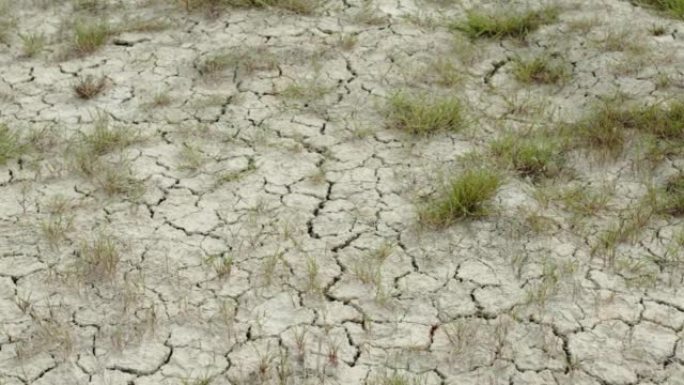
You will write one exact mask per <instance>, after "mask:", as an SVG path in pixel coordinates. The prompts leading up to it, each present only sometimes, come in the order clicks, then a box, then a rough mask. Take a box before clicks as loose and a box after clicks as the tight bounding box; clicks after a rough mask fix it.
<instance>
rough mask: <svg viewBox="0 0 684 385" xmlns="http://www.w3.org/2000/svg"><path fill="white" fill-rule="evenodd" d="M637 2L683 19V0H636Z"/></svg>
mask: <svg viewBox="0 0 684 385" xmlns="http://www.w3.org/2000/svg"><path fill="white" fill-rule="evenodd" d="M637 4H639V5H641V6H646V7H650V8H654V9H657V10H659V11H663V12H665V13H668V14H669V15H671V16H673V17H676V18H679V19H684V0H637Z"/></svg>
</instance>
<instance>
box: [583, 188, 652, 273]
mask: <svg viewBox="0 0 684 385" xmlns="http://www.w3.org/2000/svg"><path fill="white" fill-rule="evenodd" d="M652 203H653V202H652V199H651V197H646V198H644V199H642V200H641V201H640V202H638V203H637V204H636V205H635V207H633V208H631V209H629V210H625V211H624V213H623V214H624V215H621V216H620V218H619V220H618V223H616V224H614V225H613V226H611V227H610V228H608V229H607V230H605V231H604V232H602V233H600V234H599V237H598V239H597V240H596V242H595V243H594V245H593V246H592V250H591V253H592V255H602V256H603V258H604V260H605V261H606V262H607V263H609V264H611V265H612V264H613V262H614V261H615V250H616V248H617V246H618V245H619V244H622V243H626V242H635V241H636V240H637V237H638V236H639V234H640V233H641V231H642V230H643V229H644V228H645V227H646V225H648V223H649V221H650V220H651V218H652V217H653V214H654V210H653V209H654V207H653V204H652Z"/></svg>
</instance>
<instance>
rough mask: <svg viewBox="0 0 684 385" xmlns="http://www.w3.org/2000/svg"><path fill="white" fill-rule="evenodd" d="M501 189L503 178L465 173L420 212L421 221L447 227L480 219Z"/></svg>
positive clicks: (486, 171) (490, 173) (484, 173)
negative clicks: (488, 203) (463, 221)
mask: <svg viewBox="0 0 684 385" xmlns="http://www.w3.org/2000/svg"><path fill="white" fill-rule="evenodd" d="M500 185H501V178H500V176H499V175H498V174H496V173H494V172H492V171H489V170H484V169H479V170H468V171H465V172H464V173H462V174H461V175H459V176H457V177H456V178H455V179H453V180H452V181H451V182H450V183H449V185H448V186H447V187H446V189H445V190H444V191H443V192H442V193H441V194H440V195H439V196H438V197H436V198H435V199H434V200H432V201H431V202H429V203H428V204H427V205H426V206H425V207H424V208H423V209H422V210H421V211H420V212H419V217H420V220H421V222H423V223H425V224H427V225H430V226H434V227H447V226H449V225H451V224H452V223H454V222H455V221H457V220H459V219H466V218H474V217H480V216H482V215H484V214H486V212H487V202H488V201H489V200H490V199H491V198H493V197H494V195H495V194H496V191H497V190H498V189H499V186H500Z"/></svg>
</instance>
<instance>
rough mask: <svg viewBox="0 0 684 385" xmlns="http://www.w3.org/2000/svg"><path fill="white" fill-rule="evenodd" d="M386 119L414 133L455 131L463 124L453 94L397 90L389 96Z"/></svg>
mask: <svg viewBox="0 0 684 385" xmlns="http://www.w3.org/2000/svg"><path fill="white" fill-rule="evenodd" d="M387 122H388V125H389V126H391V127H395V128H398V129H400V130H404V131H407V132H410V133H412V134H417V135H426V134H431V133H435V132H440V131H458V130H460V129H462V128H463V127H464V125H465V122H464V117H463V107H462V105H461V102H460V100H458V98H456V97H447V98H437V97H430V96H426V95H409V94H406V93H403V92H397V93H395V94H393V95H391V96H390V98H389V100H388V108H387Z"/></svg>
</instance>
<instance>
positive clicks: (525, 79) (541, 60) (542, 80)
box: [513, 55, 570, 84]
mask: <svg viewBox="0 0 684 385" xmlns="http://www.w3.org/2000/svg"><path fill="white" fill-rule="evenodd" d="M513 75H514V76H515V78H516V79H517V80H518V81H519V82H522V83H527V84H532V83H536V84H558V83H563V82H565V81H566V80H567V79H568V77H569V76H570V71H569V70H568V66H567V65H565V64H564V63H561V62H559V61H558V60H554V59H553V58H552V57H550V56H548V55H542V56H537V57H534V58H532V59H529V60H522V59H519V60H516V61H515V64H514V68H513Z"/></svg>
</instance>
